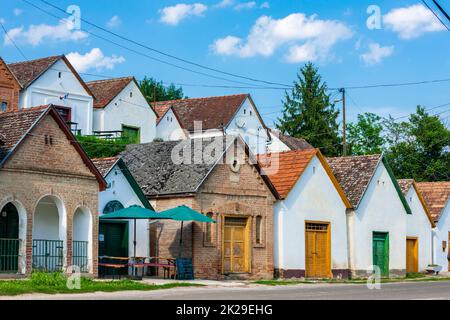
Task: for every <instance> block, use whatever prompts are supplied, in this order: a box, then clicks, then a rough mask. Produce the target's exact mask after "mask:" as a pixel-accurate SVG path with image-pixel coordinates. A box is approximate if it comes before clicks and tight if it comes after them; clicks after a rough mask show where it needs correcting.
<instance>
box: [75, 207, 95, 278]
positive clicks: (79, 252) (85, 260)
mask: <svg viewBox="0 0 450 320" xmlns="http://www.w3.org/2000/svg"><path fill="white" fill-rule="evenodd" d="M72 226H73V230H72V231H73V232H72V265H74V266H78V267H79V268H80V271H81V272H90V271H92V270H91V269H92V268H91V266H92V215H91V212H90V210H89V209H87V208H84V207H80V208H78V209H77V210H76V211H75V213H74V215H73V222H72Z"/></svg>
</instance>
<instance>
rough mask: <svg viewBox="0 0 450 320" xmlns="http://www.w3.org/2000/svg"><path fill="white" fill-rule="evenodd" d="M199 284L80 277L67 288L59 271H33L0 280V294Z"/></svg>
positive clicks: (150, 288) (136, 288) (147, 288)
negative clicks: (73, 286) (75, 285)
mask: <svg viewBox="0 0 450 320" xmlns="http://www.w3.org/2000/svg"><path fill="white" fill-rule="evenodd" d="M194 286H202V285H200V284H193V283H185V282H176V283H169V284H164V285H151V284H145V283H141V282H137V281H132V280H116V281H97V280H94V279H90V278H86V277H81V281H80V289H69V288H68V287H67V277H66V276H64V275H63V274H61V273H33V274H32V275H31V277H30V278H29V279H24V280H2V281H0V296H14V295H19V294H26V293H46V294H56V293H88V292H98V291H103V292H114V291H129V290H139V291H150V290H160V289H170V288H175V287H194Z"/></svg>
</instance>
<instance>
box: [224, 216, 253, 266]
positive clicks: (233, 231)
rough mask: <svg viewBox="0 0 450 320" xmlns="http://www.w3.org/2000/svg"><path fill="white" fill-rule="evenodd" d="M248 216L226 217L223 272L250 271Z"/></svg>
mask: <svg viewBox="0 0 450 320" xmlns="http://www.w3.org/2000/svg"><path fill="white" fill-rule="evenodd" d="M248 265H249V263H248V235H247V219H246V218H225V226H224V234H223V272H224V273H242V272H248V271H249V270H248Z"/></svg>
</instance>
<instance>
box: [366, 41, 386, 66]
mask: <svg viewBox="0 0 450 320" xmlns="http://www.w3.org/2000/svg"><path fill="white" fill-rule="evenodd" d="M393 53H394V46H384V47H382V46H381V45H380V44H379V43H375V42H374V43H371V44H369V50H368V51H367V52H365V53H363V54H361V55H360V58H361V60H362V61H363V62H364V63H365V64H366V65H374V64H378V63H380V62H381V61H382V60H383V59H384V58H386V57H389V56H391V55H392V54H393Z"/></svg>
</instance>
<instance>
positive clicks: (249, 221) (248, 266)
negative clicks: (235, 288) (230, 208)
mask: <svg viewBox="0 0 450 320" xmlns="http://www.w3.org/2000/svg"><path fill="white" fill-rule="evenodd" d="M221 216H222V219H221V220H222V227H221V233H222V234H221V242H222V243H221V253H220V261H221V264H222V267H221V274H225V271H224V267H223V265H224V263H223V260H224V252H225V251H224V249H225V219H226V218H241V219H247V223H246V225H245V238H244V242H246V245H245V249H246V250H247V252H246V254H245V255H244V263H245V265H246V269H247V271H245V272H244V273H252V247H251V244H252V233H251V232H250V231H251V229H250V228H251V226H252V224H253V217H252V216H246V215H235V214H222V215H221ZM227 274H233V272H230V273H227Z"/></svg>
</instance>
